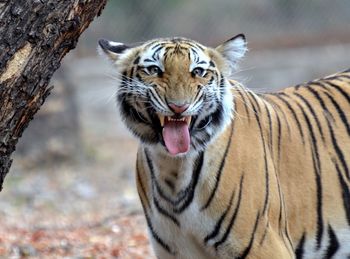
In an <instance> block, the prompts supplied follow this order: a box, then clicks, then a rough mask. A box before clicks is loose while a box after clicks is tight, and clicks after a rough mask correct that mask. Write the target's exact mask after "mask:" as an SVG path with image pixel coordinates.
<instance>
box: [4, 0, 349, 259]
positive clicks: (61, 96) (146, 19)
mask: <svg viewBox="0 0 350 259" xmlns="http://www.w3.org/2000/svg"><path fill="white" fill-rule="evenodd" d="M238 33H244V34H245V35H246V37H247V40H248V46H249V49H250V51H249V52H248V54H247V56H246V58H245V60H244V61H243V62H242V63H241V64H240V67H239V69H238V71H237V73H236V74H235V77H236V78H235V79H238V80H240V81H241V82H242V83H244V84H245V85H246V86H247V87H249V88H251V89H253V90H255V91H258V92H263V91H270V90H273V89H280V88H283V87H285V86H289V85H293V84H297V83H301V82H304V81H308V80H311V79H315V78H318V77H322V76H325V75H329V74H332V73H335V72H337V71H341V70H345V69H347V68H349V67H350V4H349V1H348V0H333V1H327V0H308V1H303V0H260V1H255V0H245V1H232V0H220V1H211V0H201V1H199V0H193V1H185V0H163V1H160V0H149V1H142V0H128V1H123V0H110V1H109V3H108V4H107V6H106V8H105V10H104V12H103V13H102V15H101V16H100V17H99V18H97V19H96V20H95V21H94V22H93V23H92V24H91V26H90V27H89V28H88V29H87V30H86V31H85V32H84V33H83V35H82V36H81V38H80V40H79V43H78V45H77V47H76V49H75V50H73V51H71V52H70V53H69V54H68V55H67V56H66V57H65V58H64V60H63V62H62V66H61V68H60V69H59V70H58V71H57V73H56V74H55V76H54V78H53V79H52V81H51V84H52V85H54V86H55V88H54V90H53V91H52V93H51V95H50V97H49V98H48V99H47V101H46V103H45V105H44V106H43V107H42V109H41V110H40V112H39V113H38V114H37V115H36V116H35V119H34V121H32V123H31V124H30V126H29V128H28V129H27V130H26V131H25V133H24V135H23V137H22V138H21V139H20V141H19V144H18V146H17V150H16V152H15V154H14V156H13V158H14V162H13V166H12V169H11V171H10V173H9V175H8V176H7V178H6V181H5V184H4V189H3V191H2V192H1V193H0V217H1V220H2V221H1V225H0V258H20V257H32V258H61V257H66V258H102V256H105V257H104V258H110V257H116V258H152V254H151V252H150V249H149V244H148V240H147V237H146V231H145V229H146V227H145V222H144V219H143V216H142V212H141V208H140V204H139V201H138V196H137V193H136V187H135V184H134V164H135V157H136V149H137V143H136V141H135V140H134V139H133V138H132V137H131V136H130V134H129V133H128V132H127V130H126V129H125V127H124V126H123V125H122V123H121V121H120V117H119V114H118V112H117V110H116V106H115V101H114V93H115V90H116V87H115V82H114V80H113V69H111V67H110V66H109V65H108V64H107V63H106V62H105V61H104V60H102V59H100V58H99V57H98V56H97V54H96V50H95V49H96V42H97V40H98V39H99V38H107V39H111V40H115V41H119V42H125V43H132V42H140V41H145V40H149V39H151V38H155V37H166V36H184V37H188V38H191V39H194V40H197V41H199V42H201V43H203V44H205V45H209V46H213V47H215V46H216V45H218V44H220V43H222V42H223V41H225V40H227V39H229V38H231V37H232V36H234V35H236V34H238Z"/></svg>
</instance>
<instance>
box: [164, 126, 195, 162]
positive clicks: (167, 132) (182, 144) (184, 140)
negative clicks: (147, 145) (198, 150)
mask: <svg viewBox="0 0 350 259" xmlns="http://www.w3.org/2000/svg"><path fill="white" fill-rule="evenodd" d="M163 139H164V142H165V146H166V147H167V149H168V151H169V153H170V154H172V155H177V154H180V153H185V152H187V151H188V150H189V149H190V132H189V130H188V125H187V123H186V122H185V121H165V123H164V128H163Z"/></svg>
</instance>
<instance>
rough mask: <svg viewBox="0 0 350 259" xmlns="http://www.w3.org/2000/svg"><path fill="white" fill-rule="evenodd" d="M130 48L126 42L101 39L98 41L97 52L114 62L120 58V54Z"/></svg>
mask: <svg viewBox="0 0 350 259" xmlns="http://www.w3.org/2000/svg"><path fill="white" fill-rule="evenodd" d="M129 48H130V47H129V46H127V45H125V44H124V43H120V42H114V41H109V40H105V39H100V40H99V41H98V46H97V52H98V53H99V54H100V55H101V56H105V57H107V59H109V60H111V61H112V62H113V63H114V62H115V61H117V60H118V58H119V57H120V55H121V54H122V53H123V52H124V51H125V50H127V49H129Z"/></svg>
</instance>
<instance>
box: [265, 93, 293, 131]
mask: <svg viewBox="0 0 350 259" xmlns="http://www.w3.org/2000/svg"><path fill="white" fill-rule="evenodd" d="M272 96H273V95H272ZM264 98H265V99H267V100H268V101H269V102H270V103H272V105H273V106H275V107H277V109H278V112H280V113H281V114H282V116H283V119H284V121H285V124H283V125H287V129H288V135H289V136H290V126H289V122H288V120H287V117H286V114H285V113H284V111H283V109H282V108H281V106H280V105H279V104H278V103H276V101H275V100H273V99H271V96H268V95H265V96H264ZM275 111H276V109H275ZM278 112H276V116H277V117H279V113H278ZM278 120H279V121H280V119H279V118H278ZM280 122H281V121H280ZM281 125H282V124H281Z"/></svg>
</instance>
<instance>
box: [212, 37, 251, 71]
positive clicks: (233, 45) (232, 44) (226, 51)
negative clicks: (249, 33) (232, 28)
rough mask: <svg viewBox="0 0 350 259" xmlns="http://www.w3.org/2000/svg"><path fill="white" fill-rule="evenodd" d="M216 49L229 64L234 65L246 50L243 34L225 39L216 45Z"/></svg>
mask: <svg viewBox="0 0 350 259" xmlns="http://www.w3.org/2000/svg"><path fill="white" fill-rule="evenodd" d="M216 50H217V51H218V52H219V53H220V54H221V55H222V56H223V57H224V58H225V59H226V60H227V61H228V62H229V64H230V66H232V67H235V65H236V64H237V62H238V61H239V60H240V59H242V58H243V57H244V55H245V53H246V52H247V50H248V49H247V42H246V39H245V36H244V34H238V35H236V36H234V37H233V38H231V39H229V40H227V41H225V42H224V43H223V44H221V45H220V46H218V47H216Z"/></svg>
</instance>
